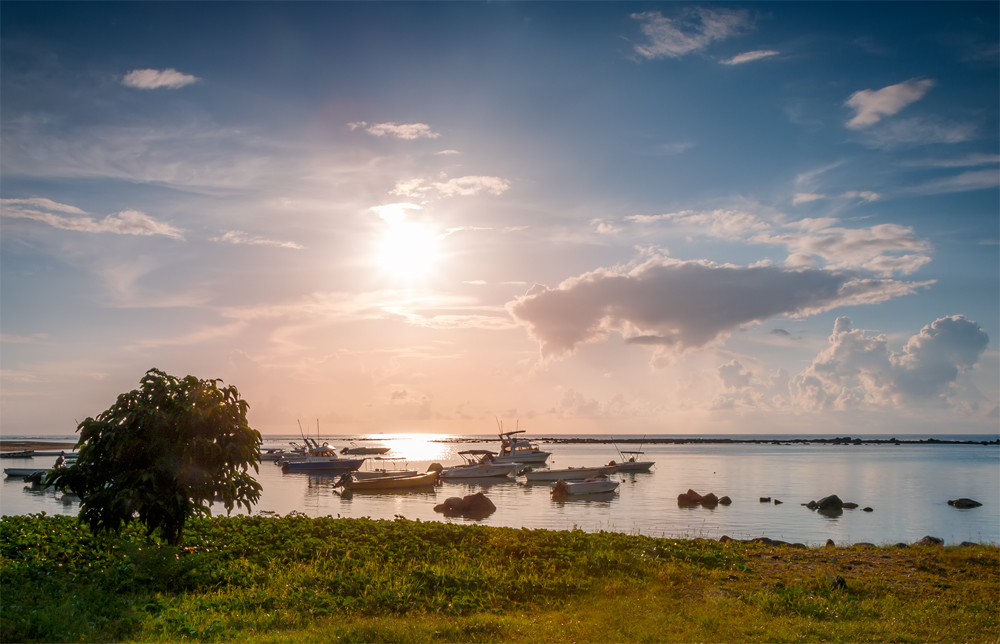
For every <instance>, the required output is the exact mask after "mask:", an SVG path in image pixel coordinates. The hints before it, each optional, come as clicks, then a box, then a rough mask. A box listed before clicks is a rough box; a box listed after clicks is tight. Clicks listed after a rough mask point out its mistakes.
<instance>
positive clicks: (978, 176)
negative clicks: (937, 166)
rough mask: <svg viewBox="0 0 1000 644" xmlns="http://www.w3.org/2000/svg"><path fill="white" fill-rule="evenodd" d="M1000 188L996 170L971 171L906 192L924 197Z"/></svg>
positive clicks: (911, 188)
mask: <svg viewBox="0 0 1000 644" xmlns="http://www.w3.org/2000/svg"><path fill="white" fill-rule="evenodd" d="M997 186H1000V173H998V172H997V171H996V170H970V171H968V172H963V173H962V174H959V175H956V176H954V177H946V178H943V179H934V180H933V181H928V182H926V183H923V184H920V185H917V186H912V187H910V188H906V189H905V190H904V192H908V193H913V194H923V195H937V194H945V193H948V192H966V191H969V190H987V189H995V188H996V187H997Z"/></svg>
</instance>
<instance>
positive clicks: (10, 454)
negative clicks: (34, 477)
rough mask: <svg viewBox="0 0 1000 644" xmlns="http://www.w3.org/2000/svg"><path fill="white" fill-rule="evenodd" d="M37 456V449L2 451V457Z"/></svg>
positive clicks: (0, 453)
mask: <svg viewBox="0 0 1000 644" xmlns="http://www.w3.org/2000/svg"><path fill="white" fill-rule="evenodd" d="M33 456H35V450H33V449H22V450H19V451H17V452H0V458H32V457H33Z"/></svg>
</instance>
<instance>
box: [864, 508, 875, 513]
mask: <svg viewBox="0 0 1000 644" xmlns="http://www.w3.org/2000/svg"><path fill="white" fill-rule="evenodd" d="M861 511H862V512H874V511H875V510H872V509H871V508H861Z"/></svg>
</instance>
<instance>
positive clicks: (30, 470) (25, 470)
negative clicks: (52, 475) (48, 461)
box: [3, 467, 52, 479]
mask: <svg viewBox="0 0 1000 644" xmlns="http://www.w3.org/2000/svg"><path fill="white" fill-rule="evenodd" d="M51 471H52V468H49V467H5V468H3V473H4V474H5V475H6V476H7V478H9V479H18V478H20V479H25V478H28V477H30V476H31V475H33V474H35V473H36V472H41V473H42V475H43V476H44V475H45V474H48V473H49V472H51Z"/></svg>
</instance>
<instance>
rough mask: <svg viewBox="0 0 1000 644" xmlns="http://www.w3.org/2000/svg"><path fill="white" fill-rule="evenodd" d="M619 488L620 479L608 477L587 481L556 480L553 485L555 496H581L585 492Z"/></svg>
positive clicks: (591, 492)
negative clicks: (614, 479)
mask: <svg viewBox="0 0 1000 644" xmlns="http://www.w3.org/2000/svg"><path fill="white" fill-rule="evenodd" d="M617 489H618V481H612V480H611V479H608V478H606V477H602V478H597V479H588V480H586V481H556V482H555V483H554V484H553V485H552V495H553V496H579V495H583V494H604V493H607V492H614V491H615V490H617Z"/></svg>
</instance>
